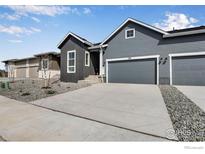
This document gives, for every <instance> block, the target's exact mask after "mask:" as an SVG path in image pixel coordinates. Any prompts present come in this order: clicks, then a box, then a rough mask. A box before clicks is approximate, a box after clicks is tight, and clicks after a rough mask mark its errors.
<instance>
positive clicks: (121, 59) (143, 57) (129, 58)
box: [106, 55, 160, 62]
mask: <svg viewBox="0 0 205 154" xmlns="http://www.w3.org/2000/svg"><path fill="white" fill-rule="evenodd" d="M158 57H160V55H149V56H137V57H124V58H114V59H106V61H107V62H112V61H124V60H137V59H151V58H158Z"/></svg>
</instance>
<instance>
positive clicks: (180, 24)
mask: <svg viewBox="0 0 205 154" xmlns="http://www.w3.org/2000/svg"><path fill="white" fill-rule="evenodd" d="M165 16H166V19H165V20H163V21H162V22H160V23H155V24H154V26H156V27H158V28H161V29H163V30H166V31H168V30H173V28H174V29H183V28H191V27H194V24H196V23H197V22H198V20H197V19H196V18H193V17H189V16H187V15H185V14H183V13H171V12H168V13H166V14H165Z"/></svg>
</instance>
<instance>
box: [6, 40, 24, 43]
mask: <svg viewBox="0 0 205 154" xmlns="http://www.w3.org/2000/svg"><path fill="white" fill-rule="evenodd" d="M8 41H9V42H10V43H22V42H23V41H22V40H8Z"/></svg>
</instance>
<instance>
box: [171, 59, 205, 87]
mask: <svg viewBox="0 0 205 154" xmlns="http://www.w3.org/2000/svg"><path fill="white" fill-rule="evenodd" d="M172 82H173V84H175V85H205V56H186V57H185V56H184V57H173V58H172Z"/></svg>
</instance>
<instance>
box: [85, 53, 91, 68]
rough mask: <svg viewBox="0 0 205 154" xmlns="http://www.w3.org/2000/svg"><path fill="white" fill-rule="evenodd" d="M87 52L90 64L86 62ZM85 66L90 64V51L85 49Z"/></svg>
mask: <svg viewBox="0 0 205 154" xmlns="http://www.w3.org/2000/svg"><path fill="white" fill-rule="evenodd" d="M86 54H88V64H86ZM85 66H90V52H88V51H85Z"/></svg>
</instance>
